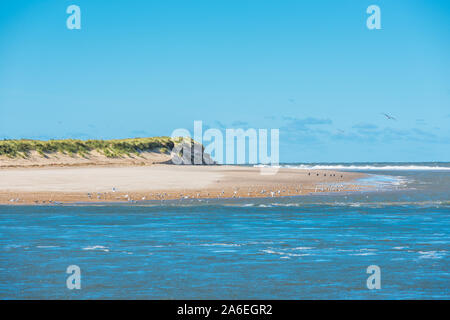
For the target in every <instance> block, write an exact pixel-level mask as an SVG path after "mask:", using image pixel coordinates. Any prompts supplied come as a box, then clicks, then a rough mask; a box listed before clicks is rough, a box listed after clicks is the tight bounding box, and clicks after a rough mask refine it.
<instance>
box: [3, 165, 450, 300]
mask: <svg viewBox="0 0 450 320" xmlns="http://www.w3.org/2000/svg"><path fill="white" fill-rule="evenodd" d="M286 166H287V167H292V168H299V169H318V167H317V166H321V169H326V168H329V169H340V170H352V171H359V172H366V173H369V174H370V176H369V177H368V178H365V179H363V180H362V181H360V183H364V184H368V185H372V186H373V188H372V191H367V192H355V193H340V194H321V195H309V196H297V197H283V198H268V199H229V200H223V199H222V200H192V199H189V200H180V201H166V202H161V201H149V202H142V203H136V204H129V205H117V204H116V205H114V204H112V205H98V206H92V205H91V206H84V205H71V206H69V205H63V206H58V205H53V206H0V298H2V299H449V298H450V290H449V286H450V257H449V250H450V246H449V243H450V200H449V199H450V164H448V163H440V164H427V163H424V164H408V163H406V164H396V165H395V166H393V165H391V164H352V165H348V164H325V165H324V164H290V165H286ZM70 265H76V266H79V268H80V272H81V277H80V283H81V289H79V290H77V289H73V290H69V289H68V288H67V285H66V280H67V278H68V277H69V276H70V274H67V273H66V270H67V267H68V266H70ZM371 265H376V266H378V267H379V268H380V283H381V288H380V289H372V290H371V289H369V288H368V287H367V278H368V277H369V276H371V274H368V273H367V268H368V267H369V266H371Z"/></svg>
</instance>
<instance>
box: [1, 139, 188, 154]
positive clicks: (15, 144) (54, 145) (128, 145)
mask: <svg viewBox="0 0 450 320" xmlns="http://www.w3.org/2000/svg"><path fill="white" fill-rule="evenodd" d="M182 141H183V138H170V137H151V138H135V139H119V140H73V139H66V140H48V141H41V140H25V139H22V140H0V156H7V157H9V158H17V157H20V158H27V157H28V156H29V155H30V152H31V151H36V152H38V153H39V154H40V155H41V156H43V157H45V156H46V155H47V154H53V153H62V154H67V155H70V156H73V155H80V156H86V155H88V154H89V152H91V151H98V152H99V153H101V154H104V155H105V156H106V157H108V158H117V157H121V156H129V155H132V154H135V155H138V154H139V153H141V152H145V151H157V152H162V153H166V152H169V151H171V150H172V149H173V147H174V146H175V145H176V144H177V143H180V142H182Z"/></svg>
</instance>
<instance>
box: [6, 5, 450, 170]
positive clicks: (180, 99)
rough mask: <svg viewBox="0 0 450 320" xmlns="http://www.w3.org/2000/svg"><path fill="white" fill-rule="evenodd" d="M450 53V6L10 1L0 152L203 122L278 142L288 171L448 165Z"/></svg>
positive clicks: (166, 132) (134, 134) (151, 133)
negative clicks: (6, 141) (327, 165)
mask: <svg viewBox="0 0 450 320" xmlns="http://www.w3.org/2000/svg"><path fill="white" fill-rule="evenodd" d="M71 4H76V5H78V6H80V8H81V14H82V17H81V19H82V22H81V27H82V28H81V30H69V29H67V28H66V19H67V17H68V14H66V8H67V7H68V6H69V5H71ZM371 4H376V5H378V6H379V7H380V9H381V25H382V29H381V30H369V29H367V27H366V19H367V17H368V14H366V8H367V7H368V6H369V5H371ZM449 39H450V2H449V1H425V0H424V1H413V0H411V1H401V0H395V1H394V0H390V1H375V0H371V1H362V0H358V1H357V0H348V1H347V0H344V1H331V0H329V1H326V0H317V1H298V0H296V1H283V0H281V1H265V0H259V1H256V0H255V1H246V0H239V1H237V0H227V1H225V0H216V1H212V0H208V1H206V0H205V1H199V0H192V1H187V0H184V1H181V0H180V1H174V0H168V1H161V0H160V1H119V0H117V1H92V0H89V1H85V0H82V1H80V0H77V1H75V0H74V1H62V0H59V1H56V0H55V1H45V0H41V1H33V0H14V1H13V0H5V1H1V2H0V139H1V138H38V139H52V138H81V139H88V138H105V139H106V138H126V137H138V136H154V135H170V134H171V132H172V131H173V130H174V129H176V128H187V129H192V127H193V121H194V120H202V121H203V123H204V125H205V127H216V128H222V127H227V128H232V127H243V128H268V129H270V128H279V129H280V160H281V161H282V162H295V161H298V162H306V161H308V162H314V161H317V162H318V161H320V162H333V161H336V162H337V161H347V162H349V161H450V145H449V144H450V127H449V125H448V123H449V122H450V41H449ZM383 112H386V113H388V114H390V115H392V116H394V117H395V118H396V119H397V120H396V121H394V120H388V119H386V117H384V116H383V115H382V114H381V113H383Z"/></svg>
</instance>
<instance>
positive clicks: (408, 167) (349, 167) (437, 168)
mask: <svg viewBox="0 0 450 320" xmlns="http://www.w3.org/2000/svg"><path fill="white" fill-rule="evenodd" d="M255 167H263V165H255ZM281 167H282V168H291V169H305V170H379V171H382V170H398V171H401V170H402V171H403V170H416V171H420V170H428V171H432V170H434V171H442V170H445V171H450V167H440V166H424V165H420V166H418V165H395V166H369V165H367V166H361V165H306V164H300V165H283V166H281Z"/></svg>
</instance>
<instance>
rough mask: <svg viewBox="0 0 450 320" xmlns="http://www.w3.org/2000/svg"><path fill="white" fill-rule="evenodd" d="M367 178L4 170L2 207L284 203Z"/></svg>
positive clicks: (309, 173)
mask: <svg viewBox="0 0 450 320" xmlns="http://www.w3.org/2000/svg"><path fill="white" fill-rule="evenodd" d="M364 176H365V175H364V174H361V173H353V172H351V173H350V172H337V171H329V170H298V169H279V170H278V172H277V173H276V174H272V175H265V174H261V170H260V168H255V167H244V166H175V165H149V166H106V167H105V166H100V167H97V166H87V167H47V168H7V169H0V204H49V203H74V202H83V203H99V202H134V201H142V200H170V199H206V198H214V199H218V198H219V199H220V198H247V197H282V196H295V195H305V194H310V193H318V192H337V191H357V190H362V189H363V188H364V187H363V186H360V185H358V184H357V182H356V181H355V180H356V179H358V178H362V177H364Z"/></svg>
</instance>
